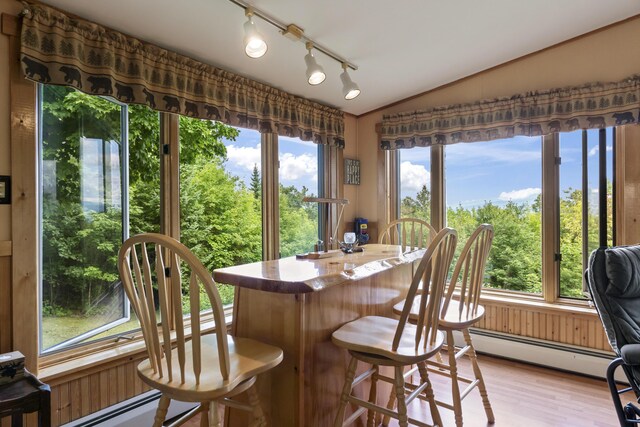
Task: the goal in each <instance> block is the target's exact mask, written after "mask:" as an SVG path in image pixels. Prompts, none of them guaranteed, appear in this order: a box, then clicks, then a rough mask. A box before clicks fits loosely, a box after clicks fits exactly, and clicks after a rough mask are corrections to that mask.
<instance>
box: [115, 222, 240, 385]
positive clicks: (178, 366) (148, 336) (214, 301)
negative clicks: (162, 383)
mask: <svg viewBox="0 0 640 427" xmlns="http://www.w3.org/2000/svg"><path fill="white" fill-rule="evenodd" d="M150 248H153V253H150V251H149V249H150ZM153 258H155V260H154V259H153ZM154 261H155V262H154ZM152 265H154V266H155V275H154V271H153V270H152ZM118 269H119V271H120V276H121V277H122V280H123V284H124V288H125V291H126V293H127V297H128V298H129V300H130V302H131V305H132V307H133V310H134V311H135V313H136V316H138V319H139V321H140V326H141V329H142V334H143V336H144V341H145V345H146V347H147V353H148V355H149V360H150V362H151V366H152V369H153V370H154V372H155V373H156V374H157V375H158V376H159V377H160V378H164V376H165V375H167V376H168V379H169V381H173V380H174V378H173V377H174V373H175V375H176V376H177V375H179V376H180V378H179V380H180V383H181V384H184V383H185V375H186V372H185V366H187V363H186V362H187V354H188V353H187V351H186V336H185V332H184V320H183V312H182V307H183V296H182V295H183V289H185V290H188V296H189V297H188V301H189V303H190V314H191V321H190V323H191V346H192V352H191V357H192V360H191V362H192V367H193V375H194V377H195V379H196V384H199V382H200V375H201V372H202V362H201V360H202V356H201V349H202V345H201V331H200V307H201V306H202V304H201V302H200V295H201V292H200V289H201V286H202V287H203V288H204V290H205V292H206V294H207V296H208V298H209V300H210V303H211V307H212V311H213V318H214V321H215V324H216V341H217V344H218V357H219V361H220V366H219V369H220V373H221V375H222V377H223V378H224V379H225V380H227V379H228V378H229V372H230V366H229V345H228V338H227V331H226V327H225V320H224V312H223V309H222V301H221V299H220V295H219V294H218V290H217V288H216V286H215V283H214V281H213V278H212V277H211V273H210V272H209V271H208V270H207V269H206V268H205V267H204V265H203V264H202V263H201V262H200V260H199V259H198V258H197V257H196V256H195V255H194V254H193V253H192V252H191V251H190V250H189V249H188V248H187V247H186V246H184V245H183V244H182V243H180V242H178V241H177V240H175V239H173V238H171V237H168V236H165V235H162V234H155V233H148V234H142V235H138V236H134V237H131V238H129V239H127V241H125V242H124V243H123V245H122V248H121V249H120V253H119V254H118ZM154 278H155V282H154ZM183 280H184V281H185V286H184V287H183ZM154 285H156V286H157V295H158V298H157V301H156V300H155V296H154V291H153V288H154ZM156 304H157V305H156ZM156 306H157V307H159V311H160V322H158V318H157V313H156ZM159 328H160V331H159V330H158V329H159ZM159 334H161V335H162V340H161V339H160V336H159ZM172 334H175V343H174V345H172ZM173 348H175V349H176V353H177V360H174V357H172V350H173ZM163 366H164V368H163ZM165 368H166V371H167V372H164V369H165Z"/></svg>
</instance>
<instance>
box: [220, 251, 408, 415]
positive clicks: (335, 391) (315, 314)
mask: <svg viewBox="0 0 640 427" xmlns="http://www.w3.org/2000/svg"><path fill="white" fill-rule="evenodd" d="M412 273H413V264H412V263H410V262H409V263H404V264H399V265H396V266H394V267H393V268H390V269H387V270H384V271H380V272H377V273H376V274H374V275H371V276H368V277H364V278H362V279H359V280H356V281H347V282H346V283H342V284H340V285H337V286H331V287H328V288H325V289H323V290H322V291H320V292H309V293H299V294H282V293H273V292H264V291H259V290H254V289H248V288H244V287H237V288H236V300H235V306H234V323H233V334H234V335H237V336H241V337H250V338H255V339H258V340H261V341H263V342H266V343H269V344H273V345H276V346H278V347H280V348H282V349H283V350H284V361H283V362H282V363H281V364H280V365H279V366H277V367H276V368H275V369H273V370H271V371H269V372H268V373H266V374H263V375H261V376H260V377H258V388H259V394H260V400H261V402H262V406H263V408H264V409H265V412H266V413H267V416H268V419H269V425H273V426H279V427H303V426H313V427H322V426H332V425H333V422H334V418H335V415H336V411H337V408H338V401H339V397H340V392H341V390H342V386H343V384H344V379H345V373H346V369H347V364H348V357H349V356H348V354H347V352H346V351H344V350H341V349H339V348H338V347H336V346H334V345H333V343H332V342H331V334H332V333H333V331H334V330H336V329H338V328H339V327H340V326H342V325H343V324H344V323H347V322H349V321H352V320H355V319H357V318H359V317H362V316H367V315H379V316H392V307H393V305H394V304H395V303H396V302H398V301H400V300H402V299H403V298H405V296H406V292H407V289H408V287H409V284H410V281H411V277H412ZM362 368H363V369H364V366H363V367H362ZM368 388H369V386H368V384H364V383H363V384H361V385H359V386H358V388H356V392H355V393H356V394H359V395H360V396H361V397H363V398H365V399H366V398H367V396H368ZM365 392H366V393H365ZM388 395H389V390H388V389H385V388H383V387H380V390H378V396H379V399H380V402H378V403H379V404H385V403H386V402H383V400H384V399H385V398H386V397H387V396H388ZM227 422H228V424H227V425H229V426H246V425H248V422H249V420H248V419H247V418H245V414H243V413H241V412H240V411H237V410H233V409H230V410H228V411H227ZM355 425H358V423H356V424H355Z"/></svg>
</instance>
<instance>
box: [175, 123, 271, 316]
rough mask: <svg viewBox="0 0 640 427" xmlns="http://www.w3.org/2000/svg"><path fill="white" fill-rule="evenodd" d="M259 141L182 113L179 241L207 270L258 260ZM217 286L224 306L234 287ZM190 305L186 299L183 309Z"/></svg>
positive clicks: (253, 134) (250, 134)
mask: <svg viewBox="0 0 640 427" xmlns="http://www.w3.org/2000/svg"><path fill="white" fill-rule="evenodd" d="M260 140H261V138H260V134H259V133H258V132H256V131H252V130H248V129H236V128H233V127H231V126H227V125H224V124H222V123H219V122H214V121H210V120H199V119H193V118H188V117H180V233H181V240H182V242H183V243H184V244H185V245H186V246H187V247H188V248H190V249H191V250H192V251H193V252H194V253H195V254H196V255H197V256H198V258H200V260H201V261H202V263H203V264H204V265H205V267H207V269H209V270H210V271H213V270H214V269H216V268H221V267H228V266H231V265H237V264H245V263H249V262H255V261H260V260H261V259H262V212H261V209H262V200H261V191H260V176H259V172H258V165H259V164H260ZM184 283H187V284H188V281H185V282H184ZM218 290H219V291H220V296H221V299H222V303H223V304H231V303H232V302H233V293H234V289H233V287H232V286H230V285H225V284H218ZM186 291H187V289H185V292H184V295H188V293H187V292H186ZM202 301H203V302H204V301H208V298H203V299H202ZM188 304H189V300H188V298H186V297H185V298H184V304H183V310H184V312H185V313H186V312H188V307H189V305H188ZM208 308H210V307H202V309H208Z"/></svg>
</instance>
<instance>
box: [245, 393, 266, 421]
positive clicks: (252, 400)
mask: <svg viewBox="0 0 640 427" xmlns="http://www.w3.org/2000/svg"><path fill="white" fill-rule="evenodd" d="M247 396H248V397H249V405H251V408H252V409H253V418H254V420H255V422H254V423H253V424H252V426H255V427H266V425H267V418H266V417H265V416H264V411H263V410H262V405H260V398H259V397H258V391H257V389H256V385H255V383H254V384H253V385H252V386H251V387H249V389H248V390H247Z"/></svg>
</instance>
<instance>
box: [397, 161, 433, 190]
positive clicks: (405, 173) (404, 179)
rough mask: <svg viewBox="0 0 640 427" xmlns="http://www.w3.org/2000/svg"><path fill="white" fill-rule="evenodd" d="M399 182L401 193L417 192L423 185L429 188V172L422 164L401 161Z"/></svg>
mask: <svg viewBox="0 0 640 427" xmlns="http://www.w3.org/2000/svg"><path fill="white" fill-rule="evenodd" d="M400 182H401V184H402V189H401V190H402V193H414V192H418V191H420V190H421V189H422V186H423V185H426V186H427V188H429V185H430V183H431V173H429V171H428V170H427V169H426V168H425V167H424V166H423V165H414V164H413V163H411V162H402V163H401V164H400Z"/></svg>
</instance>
